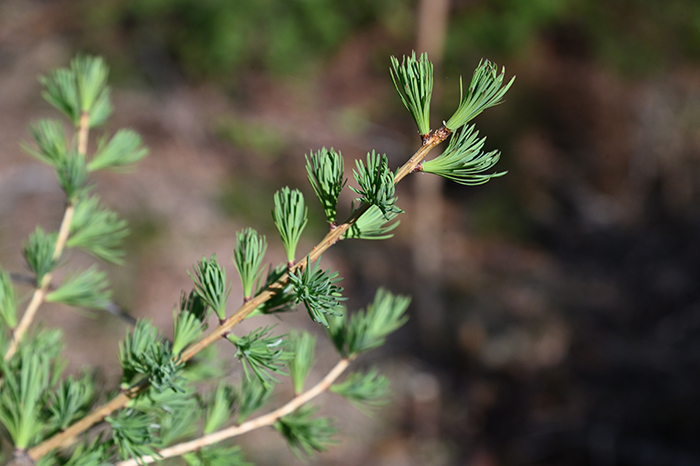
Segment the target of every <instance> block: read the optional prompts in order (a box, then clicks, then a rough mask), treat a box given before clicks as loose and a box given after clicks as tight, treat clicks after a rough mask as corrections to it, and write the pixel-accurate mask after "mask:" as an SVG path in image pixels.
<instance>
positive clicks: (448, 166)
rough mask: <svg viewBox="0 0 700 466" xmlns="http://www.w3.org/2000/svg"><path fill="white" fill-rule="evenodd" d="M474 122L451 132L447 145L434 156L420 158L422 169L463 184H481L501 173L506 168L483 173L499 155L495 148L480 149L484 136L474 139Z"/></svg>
mask: <svg viewBox="0 0 700 466" xmlns="http://www.w3.org/2000/svg"><path fill="white" fill-rule="evenodd" d="M477 136H479V132H478V131H474V125H471V126H468V127H463V128H462V129H461V131H460V130H458V131H457V132H455V133H453V134H452V137H451V138H450V142H449V144H448V145H447V149H445V151H444V152H443V153H442V154H441V155H439V156H438V157H436V158H434V159H433V160H428V161H426V162H423V166H422V170H423V171H424V172H425V173H433V174H435V175H440V176H442V177H444V178H447V179H450V180H452V181H455V182H457V183H459V184H463V185H467V186H475V185H479V184H484V183H486V182H487V181H488V180H490V179H491V178H495V177H499V176H503V175H505V174H506V172H500V173H491V174H487V175H483V174H482V173H483V172H485V171H486V170H490V169H491V168H492V167H493V166H494V165H496V163H497V162H498V159H499V158H500V156H501V153H500V152H499V151H496V150H494V151H491V152H488V153H485V152H483V151H482V148H483V147H484V142H485V141H486V138H485V137H484V138H482V139H477Z"/></svg>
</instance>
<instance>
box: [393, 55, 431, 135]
mask: <svg viewBox="0 0 700 466" xmlns="http://www.w3.org/2000/svg"><path fill="white" fill-rule="evenodd" d="M389 71H390V72H391V80H392V81H393V82H394V87H395V88H396V92H398V93H399V97H401V101H402V102H403V104H404V105H405V106H406V108H407V109H408V111H409V112H410V113H411V116H412V117H413V119H414V120H415V121H416V125H417V126H418V132H419V133H420V134H421V136H423V135H427V134H428V133H430V98H431V96H432V94H433V64H432V63H430V61H429V60H428V54H427V53H423V54H421V56H420V58H419V59H416V52H415V51H414V52H412V53H411V56H410V57H406V56H404V57H403V60H402V61H401V63H399V60H397V59H396V58H395V57H391V68H390V69H389Z"/></svg>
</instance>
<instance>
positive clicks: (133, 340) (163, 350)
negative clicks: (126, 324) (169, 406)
mask: <svg viewBox="0 0 700 466" xmlns="http://www.w3.org/2000/svg"><path fill="white" fill-rule="evenodd" d="M119 360H120V361H121V364H122V369H123V371H124V373H123V376H122V382H123V383H124V384H126V385H130V384H132V383H134V382H135V381H137V380H138V379H137V378H138V377H139V376H141V378H144V377H146V378H148V380H149V383H150V384H151V386H152V387H153V388H155V389H156V390H158V391H164V390H165V389H167V388H169V389H171V390H174V391H179V392H182V391H183V389H182V388H181V387H180V386H179V385H178V384H177V383H178V381H179V380H181V370H182V362H181V361H180V360H179V359H175V358H173V352H172V351H171V349H170V346H169V344H167V343H165V342H163V341H161V339H160V336H159V335H158V329H156V328H155V327H154V326H153V324H152V323H151V321H150V320H140V321H138V322H137V323H136V326H135V327H134V330H133V331H132V332H131V333H127V334H126V337H125V338H124V341H123V342H122V343H120V344H119Z"/></svg>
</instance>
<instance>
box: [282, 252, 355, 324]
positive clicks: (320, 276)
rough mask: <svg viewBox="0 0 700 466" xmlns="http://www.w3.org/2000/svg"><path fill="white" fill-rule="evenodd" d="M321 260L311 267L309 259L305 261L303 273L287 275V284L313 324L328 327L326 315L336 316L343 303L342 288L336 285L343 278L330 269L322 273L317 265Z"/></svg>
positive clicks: (295, 272) (297, 272)
mask: <svg viewBox="0 0 700 466" xmlns="http://www.w3.org/2000/svg"><path fill="white" fill-rule="evenodd" d="M320 262H321V259H320V258H319V260H318V261H316V263H315V264H314V266H313V267H311V264H309V258H307V259H306V267H304V270H303V271H298V270H297V271H293V272H291V273H290V274H289V282H290V283H291V284H292V286H294V296H295V299H296V302H297V303H304V307H306V311H307V312H308V313H309V317H311V319H312V320H313V321H314V322H317V323H319V324H322V325H323V326H325V327H328V321H327V320H326V316H327V315H338V312H337V309H338V306H339V305H340V302H341V301H345V300H346V299H347V298H344V297H343V296H342V295H341V292H342V291H343V288H342V287H340V286H337V285H336V283H338V282H339V281H341V280H342V279H343V278H342V277H339V276H338V272H331V271H330V269H329V270H327V271H325V272H324V271H323V270H321V269H320V267H319V264H320Z"/></svg>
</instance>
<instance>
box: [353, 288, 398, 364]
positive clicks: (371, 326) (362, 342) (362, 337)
mask: <svg viewBox="0 0 700 466" xmlns="http://www.w3.org/2000/svg"><path fill="white" fill-rule="evenodd" d="M410 302H411V299H410V298H408V297H406V296H400V295H393V294H391V293H390V292H388V291H386V290H384V289H382V288H380V289H378V290H377V294H376V295H375V297H374V302H373V303H372V304H370V305H368V306H367V310H366V311H359V312H357V313H355V314H353V315H352V316H351V317H350V319H349V320H348V321H347V323H346V329H345V331H346V333H345V342H346V344H347V350H348V354H349V355H350V356H352V355H355V354H358V353H362V352H364V351H367V350H370V349H373V348H376V347H378V346H381V345H383V344H384V341H385V340H386V337H387V335H389V334H390V333H392V332H394V331H395V330H397V329H398V328H400V327H401V326H402V325H403V324H405V323H406V321H407V320H408V317H407V316H406V315H405V312H406V309H407V308H408V305H409V304H410Z"/></svg>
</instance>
